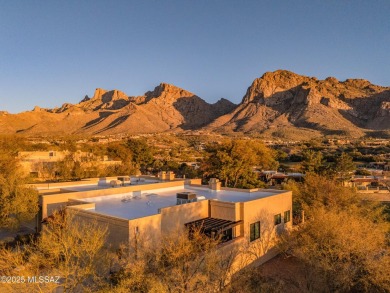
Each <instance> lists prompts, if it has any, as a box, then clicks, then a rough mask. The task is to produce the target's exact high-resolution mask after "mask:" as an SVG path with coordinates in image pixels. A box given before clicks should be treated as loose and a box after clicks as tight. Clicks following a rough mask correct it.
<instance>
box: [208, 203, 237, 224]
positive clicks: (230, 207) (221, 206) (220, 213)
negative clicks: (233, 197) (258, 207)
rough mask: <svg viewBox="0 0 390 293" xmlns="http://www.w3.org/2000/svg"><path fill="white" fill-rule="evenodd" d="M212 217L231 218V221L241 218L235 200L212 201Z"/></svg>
mask: <svg viewBox="0 0 390 293" xmlns="http://www.w3.org/2000/svg"><path fill="white" fill-rule="evenodd" d="M210 217H212V218H217V219H223V220H229V221H238V220H240V219H239V218H237V217H236V204H235V203H233V202H223V201H218V200H211V201H210Z"/></svg>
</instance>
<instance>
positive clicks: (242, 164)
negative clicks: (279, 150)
mask: <svg viewBox="0 0 390 293" xmlns="http://www.w3.org/2000/svg"><path fill="white" fill-rule="evenodd" d="M206 152H207V156H206V158H205V159H204V160H203V164H202V170H203V171H204V174H205V175H206V176H207V177H209V178H210V177H217V178H219V179H220V180H221V181H222V182H223V183H224V185H225V186H227V187H243V188H254V187H258V186H260V185H261V184H262V183H261V182H260V181H259V180H258V179H257V176H256V173H255V172H254V168H255V167H258V168H261V169H275V168H277V165H278V163H277V162H276V161H275V159H274V158H275V154H274V152H273V151H272V150H271V149H269V148H267V147H266V146H265V145H264V144H263V143H261V142H260V141H258V140H226V141H224V142H222V143H221V144H211V145H208V146H207V148H206Z"/></svg>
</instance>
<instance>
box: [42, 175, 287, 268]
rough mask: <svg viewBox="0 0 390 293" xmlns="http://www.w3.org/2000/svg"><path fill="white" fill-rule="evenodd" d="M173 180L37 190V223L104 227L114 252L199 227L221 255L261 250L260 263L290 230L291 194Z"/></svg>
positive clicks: (147, 179) (167, 177)
mask: <svg viewBox="0 0 390 293" xmlns="http://www.w3.org/2000/svg"><path fill="white" fill-rule="evenodd" d="M173 177H174V176H173V175H172V173H170V174H160V178H165V180H161V179H160V178H157V177H147V176H140V177H131V184H124V186H118V187H115V188H112V187H110V185H109V182H110V181H111V180H112V178H110V179H105V180H100V181H99V182H98V181H97V180H96V181H95V182H93V184H90V182H89V183H88V182H86V181H84V182H83V181H81V182H78V183H77V185H76V183H73V184H72V183H66V185H67V186H65V185H64V184H63V185H62V186H60V185H58V186H55V185H52V186H51V188H52V189H51V190H45V189H44V188H45V185H36V186H37V188H38V189H39V190H40V193H41V196H40V206H41V215H40V217H41V219H40V220H42V219H45V218H47V217H49V216H50V215H51V214H52V213H53V212H54V211H55V210H58V209H61V208H66V209H67V210H68V211H70V212H72V213H75V219H77V220H80V221H97V223H98V224H99V225H102V226H104V227H107V231H108V236H107V242H109V243H110V245H111V246H112V247H113V248H115V247H119V245H120V244H125V245H126V244H127V245H128V244H130V242H131V241H132V239H134V238H135V237H139V235H143V237H142V239H143V240H144V241H149V242H150V243H156V244H158V241H159V239H160V237H161V236H163V235H169V233H175V232H177V231H188V229H191V227H202V231H203V232H204V234H206V235H207V236H210V237H211V236H212V235H219V236H221V237H220V239H221V240H222V242H223V247H224V249H226V247H228V246H229V245H235V246H240V247H245V250H250V249H252V248H255V247H256V248H259V247H261V249H260V251H257V256H258V257H256V259H259V261H260V262H264V261H266V260H268V259H269V258H271V257H273V256H274V255H275V254H274V251H273V246H274V238H275V237H274V236H275V235H277V234H278V233H280V232H281V231H283V230H284V229H289V228H290V227H291V220H292V219H291V217H292V194H291V192H290V191H284V190H272V189H251V190H245V189H236V188H223V187H221V185H220V182H219V181H218V180H217V179H211V180H210V183H209V185H208V186H205V185H201V184H200V179H187V180H185V179H174V178H173ZM261 241H263V242H264V241H267V245H266V246H265V245H264V243H263V242H261ZM260 242H261V243H262V245H259V243H260ZM254 260H255V259H252V260H251V261H250V262H252V261H254Z"/></svg>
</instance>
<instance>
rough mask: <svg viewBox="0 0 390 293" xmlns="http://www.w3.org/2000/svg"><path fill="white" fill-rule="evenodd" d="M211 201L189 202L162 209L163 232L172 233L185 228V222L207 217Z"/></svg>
mask: <svg viewBox="0 0 390 293" xmlns="http://www.w3.org/2000/svg"><path fill="white" fill-rule="evenodd" d="M208 216H209V201H208V200H202V201H199V202H193V203H187V204H182V205H178V206H172V207H167V208H163V209H161V232H162V233H163V234H164V233H171V232H176V231H177V230H181V229H184V224H186V223H189V222H192V221H196V220H200V219H203V218H207V217H208Z"/></svg>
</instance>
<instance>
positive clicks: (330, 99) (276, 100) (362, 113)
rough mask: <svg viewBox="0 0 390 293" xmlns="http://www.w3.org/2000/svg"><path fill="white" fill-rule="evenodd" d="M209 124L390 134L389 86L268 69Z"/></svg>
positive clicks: (279, 132)
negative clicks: (230, 108)
mask: <svg viewBox="0 0 390 293" xmlns="http://www.w3.org/2000/svg"><path fill="white" fill-rule="evenodd" d="M208 129H210V130H214V131H218V132H232V131H235V132H245V133H263V134H268V135H270V136H279V137H283V136H284V137H291V136H293V137H294V136H303V137H307V136H321V135H341V136H349V137H360V136H363V135H365V134H366V133H367V132H374V131H375V132H376V133H378V132H379V133H380V132H382V133H383V134H386V132H388V131H389V129H390V88H389V87H381V86H376V85H373V84H371V83H370V82H369V81H367V80H363V79H347V80H346V81H344V82H340V81H338V80H337V79H336V78H333V77H328V78H326V79H325V80H318V79H317V78H315V77H307V76H302V75H298V74H295V73H293V72H289V71H283V70H278V71H275V72H267V73H265V74H264V75H263V76H262V77H261V78H257V79H256V80H255V81H254V82H253V83H252V85H251V86H250V87H249V88H248V90H247V92H246V94H245V96H244V97H243V99H242V102H241V103H240V104H239V105H238V106H237V108H236V109H235V110H234V111H232V112H231V113H229V114H227V115H224V116H221V117H219V118H218V119H217V120H216V121H214V122H213V123H211V124H210V125H209V126H208Z"/></svg>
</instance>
